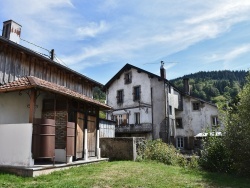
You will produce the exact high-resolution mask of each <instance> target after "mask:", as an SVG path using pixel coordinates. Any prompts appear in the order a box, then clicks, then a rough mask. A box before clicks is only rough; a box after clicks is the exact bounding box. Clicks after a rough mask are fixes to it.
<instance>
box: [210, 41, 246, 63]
mask: <svg viewBox="0 0 250 188" xmlns="http://www.w3.org/2000/svg"><path fill="white" fill-rule="evenodd" d="M247 52H250V44H245V45H241V46H238V47H235V48H233V49H231V50H229V51H225V52H218V53H214V54H212V55H210V56H207V57H206V58H205V59H206V61H208V62H215V61H224V62H230V61H232V60H234V59H236V58H238V57H240V56H242V55H243V54H245V53H247Z"/></svg>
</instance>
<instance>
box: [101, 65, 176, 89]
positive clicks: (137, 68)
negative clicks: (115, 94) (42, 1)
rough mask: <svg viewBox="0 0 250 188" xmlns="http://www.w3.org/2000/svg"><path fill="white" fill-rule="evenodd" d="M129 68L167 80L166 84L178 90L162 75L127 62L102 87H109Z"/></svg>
mask: <svg viewBox="0 0 250 188" xmlns="http://www.w3.org/2000/svg"><path fill="white" fill-rule="evenodd" d="M131 68H133V69H136V70H137V71H138V72H144V73H145V74H148V75H149V76H150V77H151V78H154V77H155V78H158V79H159V80H163V81H165V82H167V83H168V84H170V85H171V86H173V87H174V88H175V90H177V91H179V90H178V89H177V88H176V87H175V86H174V85H173V84H171V83H170V82H169V81H168V80H167V79H163V78H162V77H160V76H158V75H156V74H153V73H151V72H148V71H146V70H143V69H141V68H139V67H136V66H134V65H131V64H129V63H127V64H126V65H125V66H124V67H123V68H122V69H121V70H120V71H119V72H118V73H116V75H115V76H113V77H112V78H111V79H110V80H109V81H108V82H107V83H106V84H105V85H104V89H105V88H109V86H110V85H111V84H112V83H113V82H114V81H115V80H116V79H117V78H119V77H120V76H121V74H122V73H124V71H127V70H130V69H131Z"/></svg>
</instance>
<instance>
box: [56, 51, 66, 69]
mask: <svg viewBox="0 0 250 188" xmlns="http://www.w3.org/2000/svg"><path fill="white" fill-rule="evenodd" d="M54 56H55V58H56V59H57V60H58V62H59V63H60V61H61V62H62V63H63V64H64V65H65V66H66V67H68V65H67V64H66V63H64V61H63V60H61V59H59V57H57V56H56V54H55V55H54Z"/></svg>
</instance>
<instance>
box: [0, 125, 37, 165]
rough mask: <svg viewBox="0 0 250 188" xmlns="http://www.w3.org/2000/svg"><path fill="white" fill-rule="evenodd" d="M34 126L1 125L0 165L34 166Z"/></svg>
mask: <svg viewBox="0 0 250 188" xmlns="http://www.w3.org/2000/svg"><path fill="white" fill-rule="evenodd" d="M31 144H32V124H29V123H27V124H0V151H1V155H0V165H10V166H26V167H28V166H33V165H34V161H33V159H32V153H31Z"/></svg>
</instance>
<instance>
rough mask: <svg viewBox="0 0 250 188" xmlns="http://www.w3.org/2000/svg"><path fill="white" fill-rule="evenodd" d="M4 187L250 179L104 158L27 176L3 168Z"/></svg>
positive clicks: (208, 183)
mask: <svg viewBox="0 0 250 188" xmlns="http://www.w3.org/2000/svg"><path fill="white" fill-rule="evenodd" d="M0 187H8V188H10V187H46V188H49V187H95V188H98V187H106V188H109V187H123V188H126V187H171V188H172V187H250V179H246V178H240V177H234V176H229V175H224V174H217V173H208V172H203V171H197V170H190V169H184V168H181V167H176V166H167V165H164V164H162V163H156V162H132V161H115V162H101V163H96V164H91V165H84V166H81V167H74V168H71V169H68V170H62V171H58V172H54V173H52V174H49V175H43V176H39V177H35V178H24V177H19V176H15V175H11V174H6V173H1V172H0Z"/></svg>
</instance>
